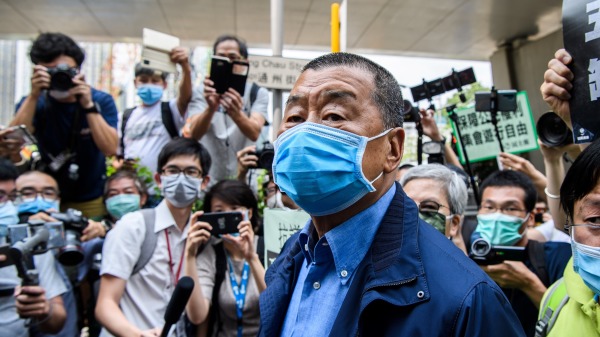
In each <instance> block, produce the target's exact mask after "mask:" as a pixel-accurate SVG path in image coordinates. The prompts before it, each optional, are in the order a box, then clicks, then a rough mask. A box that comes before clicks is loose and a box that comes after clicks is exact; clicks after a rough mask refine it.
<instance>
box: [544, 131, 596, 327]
mask: <svg viewBox="0 0 600 337" xmlns="http://www.w3.org/2000/svg"><path fill="white" fill-rule="evenodd" d="M556 197H557V198H558V197H559V196H556ZM560 202H561V206H562V209H563V210H564V212H565V213H566V216H567V224H566V225H565V228H567V229H568V230H569V234H570V236H571V247H572V250H573V258H572V259H571V261H569V264H568V265H567V267H566V268H565V273H564V277H563V278H562V279H560V280H559V281H557V282H556V283H554V284H553V285H552V286H551V287H550V288H548V291H547V292H546V294H545V295H544V298H543V299H542V305H541V306H540V315H539V318H540V321H539V322H538V327H541V328H542V329H543V330H544V334H542V336H600V305H599V304H598V297H599V296H600V139H598V140H596V141H594V142H593V143H592V144H591V145H590V146H589V147H588V148H586V149H585V150H584V151H583V152H582V153H581V154H580V155H579V157H577V159H576V160H575V162H574V163H573V165H572V166H571V168H570V169H569V171H568V172H567V174H566V176H565V179H564V180H563V183H562V186H561V188H560ZM536 336H537V335H536Z"/></svg>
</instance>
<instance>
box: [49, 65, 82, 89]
mask: <svg viewBox="0 0 600 337" xmlns="http://www.w3.org/2000/svg"><path fill="white" fill-rule="evenodd" d="M48 74H50V90H59V91H68V90H69V89H71V88H72V87H74V86H75V84H73V77H75V75H77V68H71V67H69V66H68V65H66V64H59V65H57V66H56V67H54V68H48Z"/></svg>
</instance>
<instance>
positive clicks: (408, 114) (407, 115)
mask: <svg viewBox="0 0 600 337" xmlns="http://www.w3.org/2000/svg"><path fill="white" fill-rule="evenodd" d="M402 115H403V116H404V122H413V123H417V122H419V121H420V120H421V116H420V115H419V110H417V108H415V107H414V106H413V105H412V103H411V102H410V101H409V100H406V99H405V100H404V102H403V103H402Z"/></svg>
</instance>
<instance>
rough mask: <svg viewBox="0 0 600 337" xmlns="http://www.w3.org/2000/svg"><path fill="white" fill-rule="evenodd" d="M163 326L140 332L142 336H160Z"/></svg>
mask: <svg viewBox="0 0 600 337" xmlns="http://www.w3.org/2000/svg"><path fill="white" fill-rule="evenodd" d="M161 332H162V328H154V329H150V330H144V331H142V332H140V337H157V336H160V334H161Z"/></svg>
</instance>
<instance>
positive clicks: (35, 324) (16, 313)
mask: <svg viewBox="0 0 600 337" xmlns="http://www.w3.org/2000/svg"><path fill="white" fill-rule="evenodd" d="M17 174H18V172H17V169H16V168H15V167H14V165H12V163H10V162H9V161H8V160H6V159H0V241H1V242H6V240H7V234H8V233H7V226H9V225H14V224H16V223H17V222H18V217H17V209H16V207H14V206H13V200H14V199H15V195H16V185H15V179H16V177H17ZM7 258H8V256H6V255H4V254H0V263H2V262H4V261H6V259H7ZM33 261H34V264H35V266H36V267H37V269H38V272H39V279H40V285H39V286H25V287H22V286H20V284H21V280H20V279H19V277H18V275H17V269H16V268H15V266H13V265H8V266H5V267H0V331H2V335H4V336H12V337H26V336H30V331H29V329H28V327H27V326H26V321H25V319H31V324H32V325H31V328H32V329H35V330H37V331H40V332H43V333H57V332H59V331H60V330H61V329H62V328H63V325H64V323H65V318H66V313H65V308H64V305H63V300H62V298H61V296H60V295H61V294H63V293H65V292H66V291H67V289H66V288H65V284H64V283H63V281H62V280H61V278H60V275H59V274H58V273H57V271H56V269H55V268H54V257H53V256H52V253H50V252H46V253H44V254H41V255H35V256H34V257H33Z"/></svg>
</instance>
